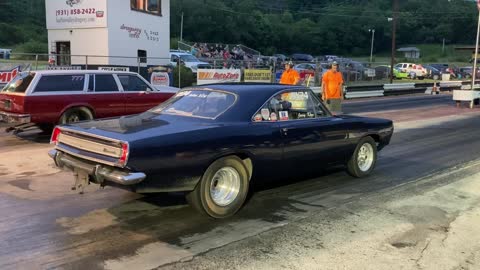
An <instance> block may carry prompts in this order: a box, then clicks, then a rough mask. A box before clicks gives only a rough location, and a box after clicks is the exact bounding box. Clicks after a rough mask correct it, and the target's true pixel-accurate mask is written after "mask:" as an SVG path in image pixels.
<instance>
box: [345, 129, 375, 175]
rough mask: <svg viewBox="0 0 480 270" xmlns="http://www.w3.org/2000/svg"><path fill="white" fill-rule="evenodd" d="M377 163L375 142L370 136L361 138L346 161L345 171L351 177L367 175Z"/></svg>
mask: <svg viewBox="0 0 480 270" xmlns="http://www.w3.org/2000/svg"><path fill="white" fill-rule="evenodd" d="M376 163H377V144H376V143H375V141H374V140H373V138H372V137H365V138H362V139H361V140H360V141H359V142H358V144H357V147H356V149H355V152H354V153H353V155H352V157H351V158H350V160H349V161H348V163H347V172H348V174H350V175H351V176H353V177H357V178H362V177H365V176H367V175H369V174H370V173H371V172H372V171H373V169H374V168H375V164H376Z"/></svg>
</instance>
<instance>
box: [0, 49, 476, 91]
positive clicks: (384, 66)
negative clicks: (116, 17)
mask: <svg viewBox="0 0 480 270" xmlns="http://www.w3.org/2000/svg"><path fill="white" fill-rule="evenodd" d="M196 61H197V62H193V63H192V62H188V61H184V60H183V59H182V58H179V57H177V59H174V58H156V57H126V56H97V55H61V54H26V53H11V54H10V55H9V59H0V85H1V84H5V83H6V82H5V80H7V78H8V76H2V74H3V73H5V72H10V71H12V70H14V69H17V71H35V70H62V69H63V70H69V69H90V70H99V69H103V70H116V71H133V72H137V73H139V74H140V75H142V76H143V77H145V78H146V79H147V80H150V74H151V73H152V71H165V72H172V73H173V75H174V76H172V79H173V82H172V85H175V86H179V87H186V86H190V85H191V84H196V83H197V73H198V71H199V70H202V69H215V70H218V69H222V70H223V69H228V70H241V74H242V75H241V76H242V79H241V80H239V81H240V82H242V81H244V79H243V78H244V74H245V70H258V71H263V73H265V71H269V72H270V73H271V76H270V80H269V81H265V79H264V80H263V81H264V82H271V83H276V82H279V80H280V77H281V74H282V73H283V71H284V65H285V61H282V60H281V59H279V58H276V57H266V56H257V57H255V58H253V59H249V58H246V59H244V60H235V59H232V58H228V59H226V58H200V59H198V60H196ZM336 61H337V62H338V63H339V71H340V72H342V75H343V78H344V82H345V85H347V86H349V85H369V84H372V85H375V84H382V83H388V82H389V78H390V63H366V64H365V63H361V62H358V61H352V60H349V59H342V58H339V59H338V60H336ZM293 63H294V69H295V70H297V71H298V72H299V74H300V77H301V84H303V85H307V86H312V87H315V86H317V87H318V86H320V85H321V81H322V76H323V74H324V73H325V72H326V71H327V70H328V69H329V68H330V64H331V61H327V60H326V61H319V60H318V59H316V60H314V61H310V62H307V61H293ZM179 66H181V67H182V68H178V67H179ZM446 66H447V67H448V66H449V65H448V64H446ZM452 70H453V69H452ZM2 72H3V73H2ZM442 72H445V71H444V70H443V71H442ZM468 72H469V71H468V67H467V68H463V70H462V68H458V70H457V71H456V74H455V76H453V78H455V79H458V80H460V79H463V80H466V79H468V78H469V76H470V77H471V75H469V74H468ZM434 75H435V73H432V72H429V73H428V74H427V75H425V76H424V77H421V78H419V77H418V76H412V74H408V73H407V72H402V71H401V70H398V71H396V72H394V77H395V81H396V82H407V81H409V82H411V81H412V80H419V79H420V80H423V79H425V81H428V80H429V79H433V76H434ZM438 75H441V74H438ZM182 77H183V78H182ZM2 79H3V81H2Z"/></svg>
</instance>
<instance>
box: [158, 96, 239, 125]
mask: <svg viewBox="0 0 480 270" xmlns="http://www.w3.org/2000/svg"><path fill="white" fill-rule="evenodd" d="M235 100H236V96H235V95H234V94H231V93H227V92H218V91H209V90H189V91H181V92H178V93H177V94H176V95H175V96H174V97H172V98H171V99H169V100H168V101H167V102H165V103H163V104H162V105H160V106H158V107H155V108H153V109H151V110H150V111H151V112H154V113H159V114H171V115H180V116H190V117H199V118H210V119H215V118H217V117H219V116H220V115H221V114H223V113H224V112H225V111H227V110H228V109H229V108H230V107H231V106H232V105H233V104H234V103H235Z"/></svg>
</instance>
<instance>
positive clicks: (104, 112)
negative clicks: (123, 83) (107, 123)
mask: <svg viewBox="0 0 480 270" xmlns="http://www.w3.org/2000/svg"><path fill="white" fill-rule="evenodd" d="M87 91H88V94H87V95H86V96H88V100H89V103H90V104H91V105H92V106H93V108H94V110H95V118H105V117H113V116H120V115H124V114H125V113H126V111H125V99H124V97H123V93H122V92H120V88H119V85H118V83H117V81H116V80H115V78H114V77H113V74H111V73H102V74H90V75H89V81H88V89H87Z"/></svg>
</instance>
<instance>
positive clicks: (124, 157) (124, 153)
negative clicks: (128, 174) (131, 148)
mask: <svg viewBox="0 0 480 270" xmlns="http://www.w3.org/2000/svg"><path fill="white" fill-rule="evenodd" d="M127 160H128V143H125V142H122V154H121V155H120V159H119V160H118V164H119V165H120V166H125V165H127Z"/></svg>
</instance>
